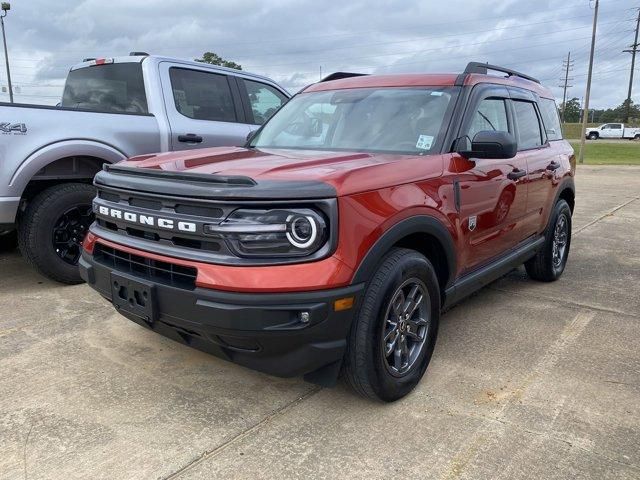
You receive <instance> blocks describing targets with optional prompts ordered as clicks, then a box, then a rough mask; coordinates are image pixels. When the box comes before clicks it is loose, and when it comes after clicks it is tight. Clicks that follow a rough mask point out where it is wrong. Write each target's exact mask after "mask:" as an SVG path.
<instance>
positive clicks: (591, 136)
mask: <svg viewBox="0 0 640 480" xmlns="http://www.w3.org/2000/svg"><path fill="white" fill-rule="evenodd" d="M599 136H600V135H598V134H597V133H590V134H589V136H588V137H587V138H588V139H589V140H598V137H599Z"/></svg>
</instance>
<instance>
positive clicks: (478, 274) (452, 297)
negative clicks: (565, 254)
mask: <svg viewBox="0 0 640 480" xmlns="http://www.w3.org/2000/svg"><path fill="white" fill-rule="evenodd" d="M543 243H544V236H542V235H540V236H538V237H534V238H532V239H530V240H527V241H526V242H524V243H523V244H521V245H520V246H518V247H516V248H515V249H513V250H511V251H510V252H508V253H507V254H506V255H504V256H503V257H500V258H499V259H498V260H496V261H494V262H492V263H490V264H488V265H486V266H484V267H482V268H479V269H478V270H475V271H473V272H471V273H469V274H467V275H465V276H463V277H461V278H459V279H458V280H457V281H456V282H455V283H454V284H453V285H452V286H451V287H449V288H447V289H446V290H445V302H444V305H443V307H442V308H443V310H446V309H448V308H450V307H452V306H453V305H455V304H456V303H458V302H459V301H460V300H462V299H464V298H465V297H468V296H469V295H471V294H472V293H473V292H475V291H476V290H479V289H480V288H482V287H484V286H486V285H488V284H490V283H491V282H493V281H494V280H497V279H499V278H500V277H502V276H503V275H506V274H507V273H509V272H510V271H511V270H513V269H514V268H516V267H518V266H519V265H521V264H523V263H524V262H526V261H527V260H529V259H530V258H531V257H533V256H534V255H535V254H536V252H537V251H538V249H539V248H540V247H541V246H542V244H543Z"/></svg>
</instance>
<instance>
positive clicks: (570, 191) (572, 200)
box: [553, 177, 576, 214]
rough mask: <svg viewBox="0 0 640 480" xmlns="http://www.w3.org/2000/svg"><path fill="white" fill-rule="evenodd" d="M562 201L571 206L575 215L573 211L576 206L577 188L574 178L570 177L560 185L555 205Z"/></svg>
mask: <svg viewBox="0 0 640 480" xmlns="http://www.w3.org/2000/svg"><path fill="white" fill-rule="evenodd" d="M560 199H562V200H565V201H566V202H567V203H568V204H569V208H570V209H571V213H572V214H573V209H574V207H575V205H576V187H575V182H574V181H573V178H571V177H569V178H567V179H565V180H564V181H563V182H562V183H561V184H560V185H559V187H558V191H557V193H556V198H555V200H554V202H553V204H554V205H555V204H556V203H557V202H558V200H560Z"/></svg>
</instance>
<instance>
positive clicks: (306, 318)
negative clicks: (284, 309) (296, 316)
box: [300, 312, 311, 323]
mask: <svg viewBox="0 0 640 480" xmlns="http://www.w3.org/2000/svg"><path fill="white" fill-rule="evenodd" d="M309 320H311V315H309V312H300V321H301V322H302V323H309Z"/></svg>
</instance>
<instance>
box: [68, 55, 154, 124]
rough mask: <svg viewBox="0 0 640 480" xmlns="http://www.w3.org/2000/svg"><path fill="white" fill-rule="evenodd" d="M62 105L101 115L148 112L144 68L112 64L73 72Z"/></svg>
mask: <svg viewBox="0 0 640 480" xmlns="http://www.w3.org/2000/svg"><path fill="white" fill-rule="evenodd" d="M61 106H62V107H65V108H76V109H79V110H92V111H95V112H102V113H137V114H147V113H149V109H148V107H147V96H146V93H145V89H144V79H143V76H142V65H141V64H140V63H137V62H136V63H111V64H106V65H95V66H92V67H83V68H78V69H76V70H72V71H70V72H69V75H68V76H67V82H66V83H65V86H64V92H63V94H62V103H61Z"/></svg>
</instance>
